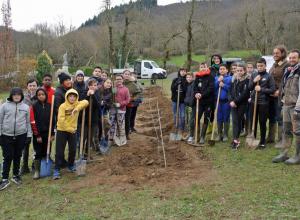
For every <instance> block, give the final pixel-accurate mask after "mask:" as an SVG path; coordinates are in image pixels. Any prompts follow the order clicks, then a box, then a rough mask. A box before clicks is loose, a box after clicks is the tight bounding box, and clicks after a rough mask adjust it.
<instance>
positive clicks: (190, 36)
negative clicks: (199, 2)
mask: <svg viewBox="0 0 300 220" xmlns="http://www.w3.org/2000/svg"><path fill="white" fill-rule="evenodd" d="M194 11H195V0H192V1H191V9H190V14H189V18H188V22H187V27H186V29H187V35H188V36H187V70H188V71H190V70H191V66H192V40H193V16H194Z"/></svg>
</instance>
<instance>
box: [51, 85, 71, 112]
mask: <svg viewBox="0 0 300 220" xmlns="http://www.w3.org/2000/svg"><path fill="white" fill-rule="evenodd" d="M67 91H68V89H66V88H65V87H63V86H62V85H60V86H58V87H57V88H56V90H55V93H54V97H55V98H54V115H55V116H57V113H58V109H59V106H60V105H61V104H63V103H64V102H65V96H66V92H67Z"/></svg>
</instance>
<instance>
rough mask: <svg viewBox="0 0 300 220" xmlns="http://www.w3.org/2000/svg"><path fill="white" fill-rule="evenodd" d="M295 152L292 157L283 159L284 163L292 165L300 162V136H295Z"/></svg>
mask: <svg viewBox="0 0 300 220" xmlns="http://www.w3.org/2000/svg"><path fill="white" fill-rule="evenodd" d="M295 145H296V154H295V156H294V157H291V158H290V159H288V160H286V161H284V163H285V164H288V165H294V164H300V137H298V136H296V144H295Z"/></svg>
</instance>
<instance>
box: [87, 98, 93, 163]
mask: <svg viewBox="0 0 300 220" xmlns="http://www.w3.org/2000/svg"><path fill="white" fill-rule="evenodd" d="M92 106H93V99H92V96H90V100H89V119H88V120H89V121H88V146H87V148H88V149H87V151H88V161H90V160H91V143H92Z"/></svg>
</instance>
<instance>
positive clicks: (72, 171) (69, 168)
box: [68, 165, 76, 173]
mask: <svg viewBox="0 0 300 220" xmlns="http://www.w3.org/2000/svg"><path fill="white" fill-rule="evenodd" d="M68 170H69V172H71V173H74V172H75V171H76V167H75V166H74V165H72V166H68Z"/></svg>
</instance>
